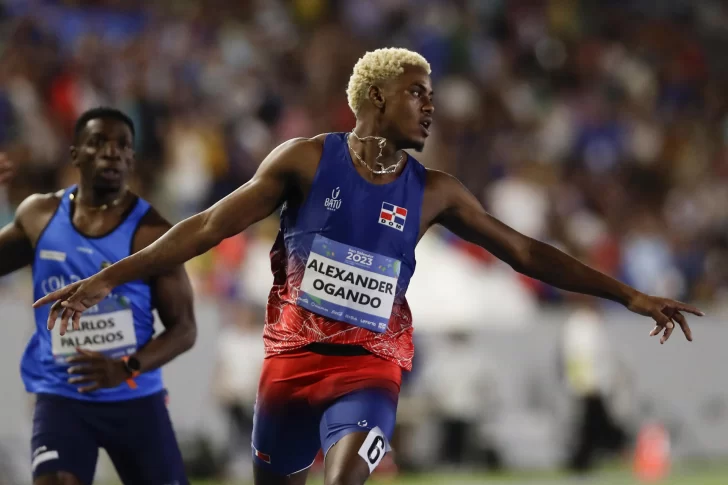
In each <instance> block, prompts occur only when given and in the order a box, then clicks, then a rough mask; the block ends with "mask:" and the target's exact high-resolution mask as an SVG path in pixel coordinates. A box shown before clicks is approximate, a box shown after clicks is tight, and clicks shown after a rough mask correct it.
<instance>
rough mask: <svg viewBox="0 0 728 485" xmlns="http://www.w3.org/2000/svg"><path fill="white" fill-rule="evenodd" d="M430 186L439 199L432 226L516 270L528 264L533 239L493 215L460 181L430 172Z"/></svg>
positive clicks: (430, 189) (430, 190) (432, 192)
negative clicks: (446, 231)
mask: <svg viewBox="0 0 728 485" xmlns="http://www.w3.org/2000/svg"><path fill="white" fill-rule="evenodd" d="M428 186H429V187H428V189H429V190H428V192H429V193H431V194H433V195H432V197H437V198H438V201H437V207H436V210H435V211H434V217H433V220H432V222H433V223H439V224H441V225H442V226H444V227H445V228H447V229H449V230H450V231H452V232H453V233H454V234H456V235H458V236H459V237H461V238H463V239H465V240H466V241H468V242H471V243H473V244H477V245H478V246H480V247H482V248H484V249H485V250H487V251H489V252H491V253H492V254H493V255H494V256H496V257H497V258H498V259H500V260H502V261H504V262H506V263H507V264H508V265H510V266H511V267H513V268H514V269H516V270H517V271H518V270H520V269H522V268H524V267H525V266H526V265H527V264H528V258H529V248H530V244H531V241H532V239H531V238H529V237H528V236H526V235H524V234H521V233H520V232H518V231H516V230H515V229H513V228H511V227H509V226H508V225H506V224H504V223H503V222H501V221H499V220H498V219H496V218H495V217H493V216H492V215H490V214H489V213H488V212H487V211H486V210H485V209H484V208H483V206H482V205H481V204H480V202H478V199H477V198H476V197H475V196H474V195H473V194H472V193H471V192H470V191H469V190H468V189H466V188H465V186H463V184H462V183H460V181H459V180H457V179H456V178H455V177H453V176H451V175H448V174H446V173H444V172H439V171H436V170H428ZM426 197H427V192H426Z"/></svg>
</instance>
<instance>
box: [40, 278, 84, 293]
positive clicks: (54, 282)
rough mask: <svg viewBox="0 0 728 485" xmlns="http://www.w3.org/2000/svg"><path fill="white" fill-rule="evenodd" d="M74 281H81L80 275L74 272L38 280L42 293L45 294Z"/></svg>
mask: <svg viewBox="0 0 728 485" xmlns="http://www.w3.org/2000/svg"><path fill="white" fill-rule="evenodd" d="M76 281H81V277H80V276H78V275H75V274H72V275H62V274H61V275H57V276H49V277H48V278H46V279H44V280H43V281H41V282H40V289H41V290H42V291H43V294H44V295H47V294H48V293H53V292H54V291H56V290H60V289H61V288H63V287H64V286H67V285H70V284H71V283H75V282H76Z"/></svg>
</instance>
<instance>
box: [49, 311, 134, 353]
mask: <svg viewBox="0 0 728 485" xmlns="http://www.w3.org/2000/svg"><path fill="white" fill-rule="evenodd" d="M79 323H80V329H79V330H74V329H73V326H72V325H71V324H69V326H68V330H67V331H66V334H65V335H64V336H62V337H61V334H60V332H59V331H58V327H56V328H55V329H54V330H53V332H52V334H51V335H52V337H51V338H52V341H53V357H54V359H55V360H56V362H57V363H59V364H63V363H65V360H66V358H67V357H70V356H71V355H75V354H76V347H81V348H83V349H85V350H91V351H94V352H102V353H104V354H106V355H108V356H109V357H112V358H118V357H122V356H124V355H128V354H130V353H134V352H135V351H136V348H137V338H136V332H135V331H134V316H133V315H132V311H131V309H124V310H117V311H114V312H110V313H96V314H92V315H86V314H83V315H81V321H80V322H79Z"/></svg>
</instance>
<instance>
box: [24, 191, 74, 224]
mask: <svg viewBox="0 0 728 485" xmlns="http://www.w3.org/2000/svg"><path fill="white" fill-rule="evenodd" d="M62 199H63V191H62V190H60V191H58V192H51V193H46V194H32V195H29V196H28V197H26V198H25V200H23V202H21V203H20V205H18V208H17V209H16V210H15V219H16V220H17V221H18V222H20V223H21V224H28V223H31V222H35V223H38V222H40V221H44V222H45V223H48V221H49V220H50V218H51V217H52V216H53V214H55V212H56V210H57V209H58V206H59V205H60V203H61V200H62ZM33 225H36V224H33ZM43 226H45V224H43Z"/></svg>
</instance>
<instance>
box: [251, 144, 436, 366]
mask: <svg viewBox="0 0 728 485" xmlns="http://www.w3.org/2000/svg"><path fill="white" fill-rule="evenodd" d="M425 179H426V169H425V167H423V166H422V165H421V164H420V163H419V162H417V161H416V160H415V159H414V158H412V157H409V158H408V159H407V162H406V165H405V167H404V169H403V170H402V172H401V174H400V175H399V177H398V178H397V179H396V180H394V181H392V182H390V183H388V184H383V185H375V184H372V183H370V182H368V181H367V180H366V179H364V178H363V177H362V176H361V175H360V174H359V173H358V172H357V171H356V168H355V167H354V164H353V162H352V159H351V156H350V154H349V150H348V147H347V143H346V134H343V133H330V134H328V135H327V136H326V139H325V141H324V148H323V153H322V155H321V160H320V162H319V166H318V169H317V171H316V175H315V177H314V181H313V184H312V186H311V191H310V193H309V194H308V197H306V199H305V202H303V203H302V204H301V205H300V206H293V205H290V204H288V203H286V204H284V206H283V208H282V210H281V226H280V231H279V233H278V237H277V239H276V241H275V243H274V245H273V249H272V250H271V269H272V271H273V276H274V281H273V287H272V289H271V292H270V295H269V297H268V306H267V311H266V325H265V328H264V331H263V338H264V342H265V349H266V355H267V356H271V355H275V354H278V353H281V352H286V351H290V350H294V349H297V348H300V347H303V346H305V345H308V344H310V343H313V342H323V343H336V344H350V345H359V346H362V347H364V348H365V349H367V350H369V351H370V352H372V353H373V354H375V355H377V356H379V357H381V358H384V359H386V360H389V361H391V362H394V363H396V364H397V365H399V366H400V367H402V368H403V369H405V370H410V369H411V368H412V356H413V354H414V346H413V343H412V313H411V312H410V308H409V305H408V304H407V300H406V298H405V292H406V291H407V286H408V284H409V281H410V278H411V277H412V274H413V273H414V270H415V246H416V245H417V238H418V234H419V226H420V209H421V207H422V197H423V194H424V187H425Z"/></svg>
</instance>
